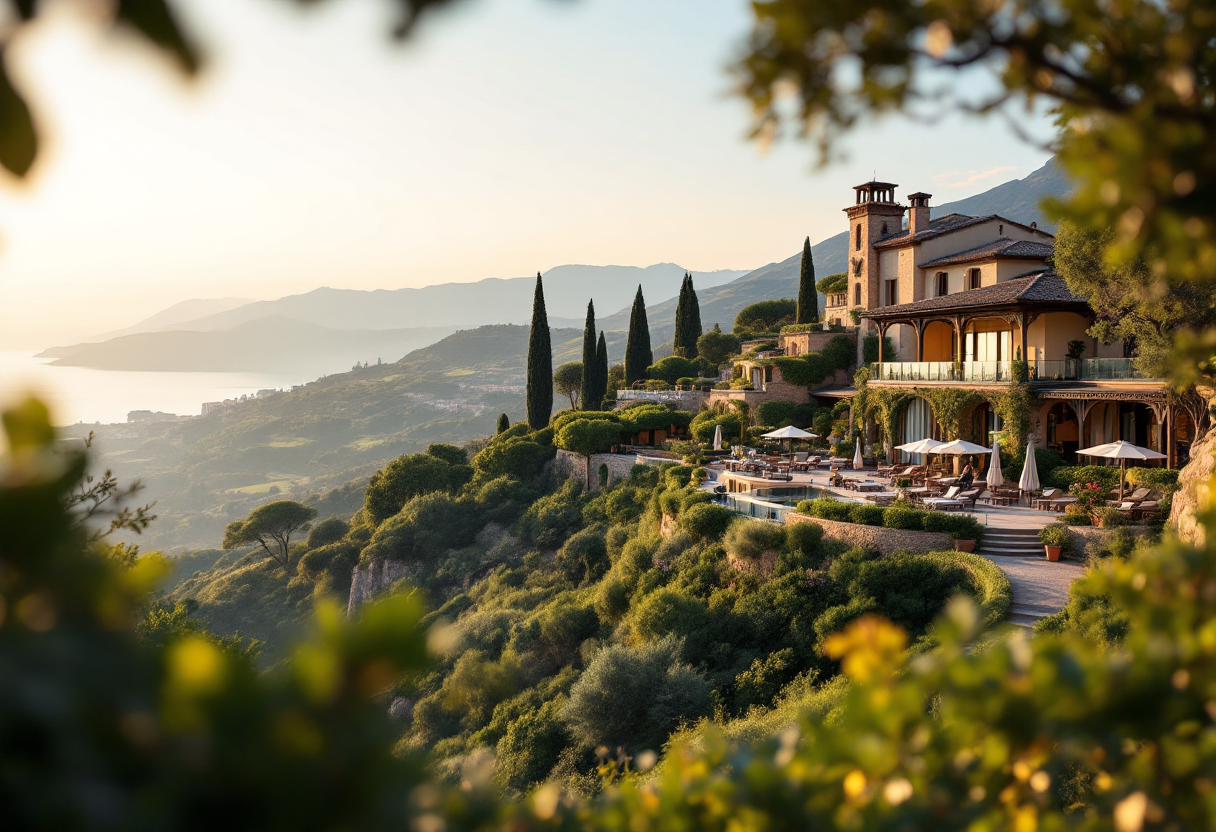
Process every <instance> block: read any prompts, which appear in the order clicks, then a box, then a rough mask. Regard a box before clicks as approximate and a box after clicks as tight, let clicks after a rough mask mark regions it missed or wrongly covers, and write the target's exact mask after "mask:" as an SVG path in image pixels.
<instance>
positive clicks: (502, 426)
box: [494, 413, 511, 435]
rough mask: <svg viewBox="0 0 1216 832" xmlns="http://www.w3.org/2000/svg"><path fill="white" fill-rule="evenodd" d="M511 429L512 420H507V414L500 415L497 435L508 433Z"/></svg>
mask: <svg viewBox="0 0 1216 832" xmlns="http://www.w3.org/2000/svg"><path fill="white" fill-rule="evenodd" d="M509 427H511V420H510V419H508V418H507V414H505V413H499V414H498V430H496V431H494V433H495V435H497V434H500V433H506V432H507V428H509Z"/></svg>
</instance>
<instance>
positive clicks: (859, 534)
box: [785, 511, 954, 555]
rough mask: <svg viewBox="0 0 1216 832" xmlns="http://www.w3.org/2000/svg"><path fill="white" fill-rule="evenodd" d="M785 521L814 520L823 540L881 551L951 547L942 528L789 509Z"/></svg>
mask: <svg viewBox="0 0 1216 832" xmlns="http://www.w3.org/2000/svg"><path fill="white" fill-rule="evenodd" d="M785 522H786V523H818V524H819V525H820V526H822V527H823V536H824V538H825V539H827V540H839V541H840V542H841V543H844V544H846V545H848V546H869V547H872V548H874V549H877V550H878V551H880V552H882V553H883V554H884V555H890V554H893V553H895V552H900V551H904V552H941V551H945V550H948V549H953V548H954V541H953V540H951V539H950V535H948V534H946V533H945V532H917V531H911V530H908V529H888V528H886V527H884V526H863V525H861V524H860V523H841V522H840V521H838V520H823V519H821V518H819V517H809V516H807V515H805V514H798V513H797V512H792V511H791V512H790V513H789V514H787V515H786V516H785Z"/></svg>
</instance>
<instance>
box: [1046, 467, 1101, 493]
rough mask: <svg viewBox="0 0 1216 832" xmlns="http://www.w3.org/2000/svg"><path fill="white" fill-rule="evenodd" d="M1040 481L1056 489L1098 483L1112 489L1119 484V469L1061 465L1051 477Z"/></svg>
mask: <svg viewBox="0 0 1216 832" xmlns="http://www.w3.org/2000/svg"><path fill="white" fill-rule="evenodd" d="M1040 479H1041V480H1042V482H1044V483H1047V484H1049V485H1052V486H1054V487H1056V488H1071V487H1072V486H1074V485H1077V484H1081V483H1087V482H1096V483H1100V484H1102V485H1104V486H1106V488H1107V489H1110V488H1114V487H1116V486H1117V485H1118V484H1119V469H1118V468H1114V467H1112V466H1109V465H1061V466H1060V467H1059V468H1056V469H1055V470H1054V471H1052V472H1051V475H1050V476H1043V475H1040Z"/></svg>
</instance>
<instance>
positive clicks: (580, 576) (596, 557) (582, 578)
mask: <svg viewBox="0 0 1216 832" xmlns="http://www.w3.org/2000/svg"><path fill="white" fill-rule="evenodd" d="M609 565H610V564H609V561H608V546H607V544H606V543H605V542H604V533H603V530H602V527H599V528H595V527H592V528H589V529H582V530H581V531H578V532H575V534H574V535H573V536H572V537H571V538H570V539H569V540H567V541H566V543H565V545H563V546H562V548H561V549H559V550H558V553H557V566H558V568H560V569H561V570H562V571H563V572H565V573H566V577H567V578H569V579H570V580H571V581H574V582H575V583H581V584H589V583H592V582H594V581H597V580H599V578H600V577H601V576H602V575H603V574H604V573H605V572H607V571H608V567H609Z"/></svg>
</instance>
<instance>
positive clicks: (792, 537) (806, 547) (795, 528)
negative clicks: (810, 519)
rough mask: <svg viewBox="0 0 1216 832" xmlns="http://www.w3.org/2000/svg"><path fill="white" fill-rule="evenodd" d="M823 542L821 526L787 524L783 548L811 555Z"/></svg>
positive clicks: (813, 524)
mask: <svg viewBox="0 0 1216 832" xmlns="http://www.w3.org/2000/svg"><path fill="white" fill-rule="evenodd" d="M821 540H823V526H821V525H819V524H818V523H789V524H787V525H786V527H785V547H786V549H788V550H789V551H793V552H801V553H802V554H804V555H812V554H814V553H815V551H816V550H817V549H818V548H819V542H820V541H821Z"/></svg>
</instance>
